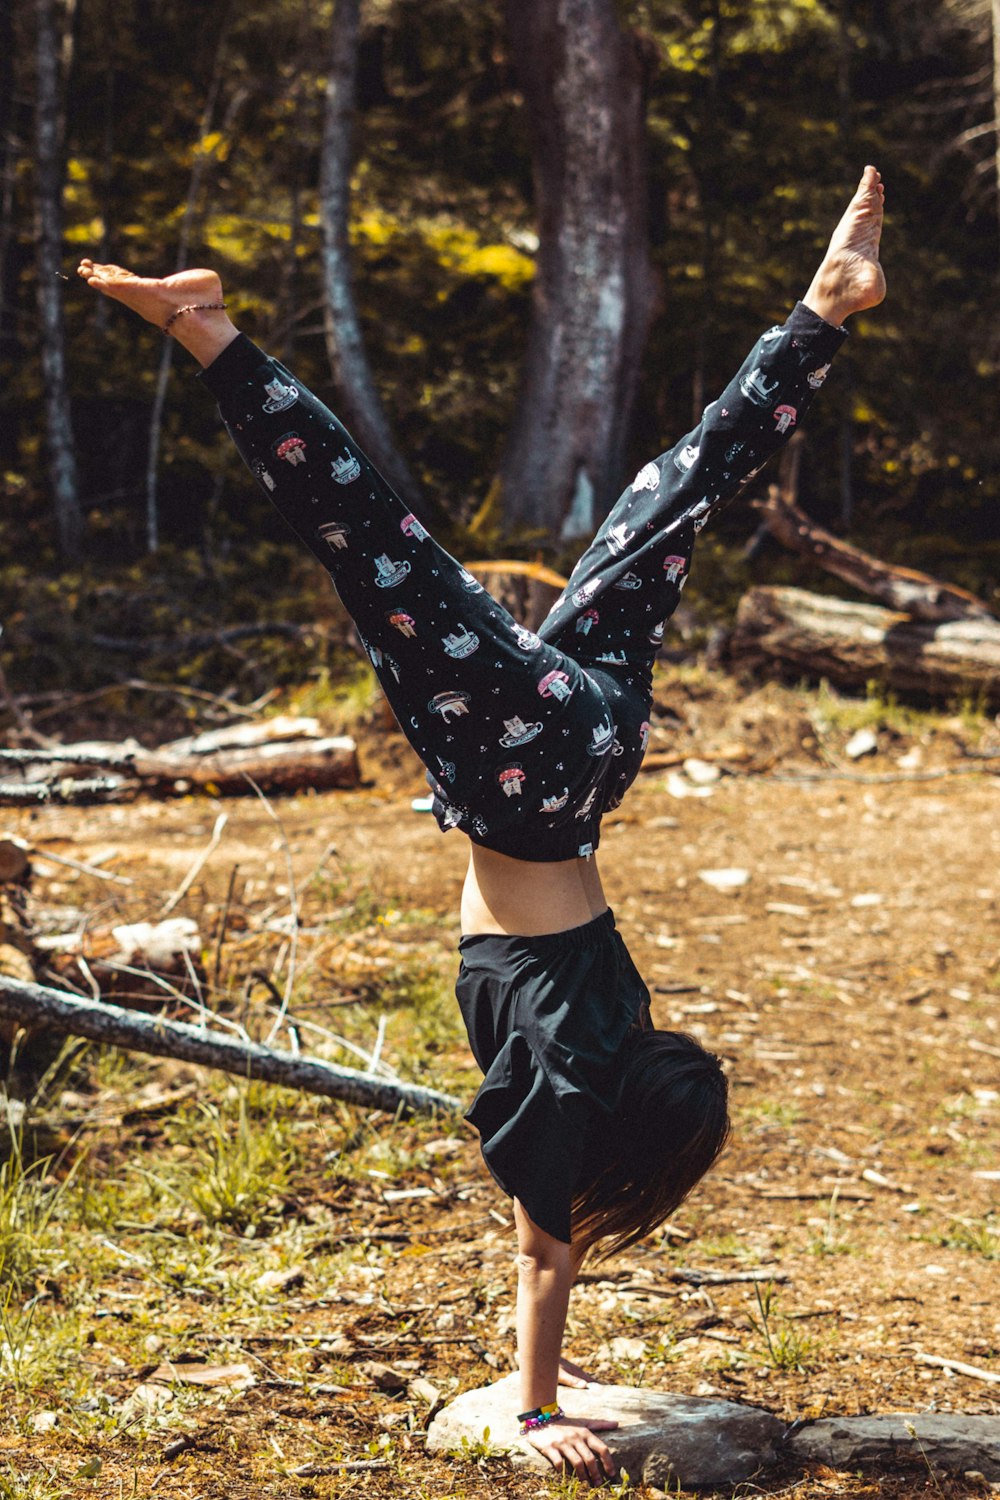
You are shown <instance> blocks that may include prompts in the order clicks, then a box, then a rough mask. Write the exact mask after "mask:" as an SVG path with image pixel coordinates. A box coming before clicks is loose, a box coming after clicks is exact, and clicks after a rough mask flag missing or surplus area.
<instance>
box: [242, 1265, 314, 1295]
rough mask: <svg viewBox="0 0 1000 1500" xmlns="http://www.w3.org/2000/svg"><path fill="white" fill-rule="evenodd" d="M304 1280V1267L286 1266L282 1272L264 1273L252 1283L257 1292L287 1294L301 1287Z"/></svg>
mask: <svg viewBox="0 0 1000 1500" xmlns="http://www.w3.org/2000/svg"><path fill="white" fill-rule="evenodd" d="M305 1279H306V1272H305V1267H304V1266H288V1267H287V1268H286V1269H285V1270H284V1271H264V1272H263V1273H262V1274H261V1275H260V1276H258V1277H257V1279H256V1281H255V1282H254V1286H255V1287H256V1289H257V1291H258V1292H287V1291H289V1290H290V1289H291V1288H292V1287H295V1286H301V1285H302V1283H303V1281H305Z"/></svg>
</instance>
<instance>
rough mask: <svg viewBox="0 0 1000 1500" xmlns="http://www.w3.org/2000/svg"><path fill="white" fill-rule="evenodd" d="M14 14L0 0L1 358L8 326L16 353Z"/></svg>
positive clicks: (18, 151)
mask: <svg viewBox="0 0 1000 1500" xmlns="http://www.w3.org/2000/svg"><path fill="white" fill-rule="evenodd" d="M16 57H17V48H16V47H15V45H14V16H13V11H12V6H11V0H0V358H2V357H3V355H4V354H5V352H6V350H5V347H4V346H5V344H6V341H7V330H8V328H10V336H11V345H12V353H14V354H15V356H16V351H17V345H16V340H15V338H14V327H13V323H14V320H13V305H12V298H11V294H10V290H9V287H8V280H7V277H8V265H7V261H8V257H9V255H10V247H11V241H12V239H13V237H14V188H15V184H16V181H17V162H18V157H19V156H20V155H21V151H22V145H21V142H20V140H19V138H18V133H17V128H16V109H15V105H14V100H15V97H16V88H17V83H16V80H17V74H16V72H15V59H16Z"/></svg>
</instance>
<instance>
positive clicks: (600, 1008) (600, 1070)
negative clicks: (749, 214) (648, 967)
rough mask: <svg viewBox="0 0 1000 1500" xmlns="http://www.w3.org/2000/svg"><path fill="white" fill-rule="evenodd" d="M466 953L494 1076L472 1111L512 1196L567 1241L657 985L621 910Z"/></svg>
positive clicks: (462, 1001)
mask: <svg viewBox="0 0 1000 1500" xmlns="http://www.w3.org/2000/svg"><path fill="white" fill-rule="evenodd" d="M459 951H460V953H461V956H462V964H461V969H460V971H459V976H458V982H457V984H456V994H457V996H458V1003H459V1005H460V1006H461V1009H462V1015H463V1017H464V1019H465V1025H466V1030H467V1031H468V1033H469V1044H470V1046H471V1047H472V1051H473V1053H474V1055H475V1058H476V1061H477V1062H478V1064H479V1066H480V1067H481V1068H482V1070H483V1072H484V1074H485V1075H486V1076H485V1077H484V1079H483V1083H482V1087H481V1088H480V1090H479V1092H478V1094H477V1095H476V1097H475V1099H474V1100H473V1102H472V1105H471V1107H470V1108H469V1110H468V1111H467V1113H466V1119H468V1120H471V1122H472V1123H473V1124H474V1125H475V1126H476V1128H477V1130H478V1131H479V1133H480V1137H481V1146H482V1152H483V1156H484V1158H485V1160H486V1165H487V1166H488V1167H489V1169H490V1171H491V1172H492V1174H493V1176H494V1177H495V1179H496V1181H497V1182H498V1183H499V1185H500V1187H501V1188H503V1190H504V1192H505V1193H506V1194H507V1195H508V1197H511V1198H514V1197H516V1198H519V1199H520V1201H521V1203H522V1204H523V1205H524V1207H525V1209H526V1211H527V1213H528V1215H529V1217H530V1218H531V1219H532V1220H533V1221H534V1223H536V1224H537V1225H538V1226H539V1228H540V1229H543V1230H545V1232H546V1233H547V1234H550V1235H552V1237H553V1238H554V1239H557V1240H562V1241H564V1242H565V1243H567V1244H568V1243H569V1242H570V1211H571V1207H572V1201H573V1197H574V1195H575V1192H576V1188H577V1184H578V1181H579V1178H580V1171H581V1167H582V1165H583V1162H584V1159H585V1152H586V1140H587V1133H588V1131H589V1130H591V1129H593V1128H594V1127H595V1126H597V1127H598V1128H599V1126H600V1121H601V1118H602V1116H603V1117H604V1118H606V1117H607V1116H608V1115H609V1114H610V1113H611V1112H613V1110H614V1109H615V1107H616V1105H617V1102H618V1093H619V1088H620V1082H619V1077H618V1072H617V1069H616V1067H615V1060H616V1058H617V1055H618V1053H619V1051H620V1049H621V1045H622V1042H623V1041H624V1039H625V1037H626V1035H627V1034H628V1032H629V1030H630V1029H631V1028H632V1027H633V1026H636V1025H639V1026H644V1027H645V1026H648V1025H649V1024H650V1023H649V991H648V990H647V988H646V986H645V984H644V983H643V981H642V978H641V977H640V975H639V972H638V970H637V969H636V967H635V965H634V963H633V962H632V960H631V958H630V957H629V953H628V949H627V948H626V947H625V944H624V942H623V941H622V939H621V936H620V935H619V933H618V932H617V930H616V928H615V919H614V915H613V914H612V912H611V911H610V910H609V911H606V912H605V913H604V914H603V915H602V916H600V917H595V919H594V920H593V921H592V922H588V923H586V924H585V925H584V926H583V927H575V928H572V929H570V930H569V931H568V932H557V933H551V934H547V935H546V936H544V937H495V936H492V935H483V936H477V937H464V938H462V940H461V942H460V943H459Z"/></svg>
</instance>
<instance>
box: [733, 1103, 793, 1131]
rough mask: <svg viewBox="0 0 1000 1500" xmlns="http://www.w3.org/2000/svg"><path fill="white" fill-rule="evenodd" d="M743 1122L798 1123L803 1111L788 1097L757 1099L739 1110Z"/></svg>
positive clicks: (756, 1123)
mask: <svg viewBox="0 0 1000 1500" xmlns="http://www.w3.org/2000/svg"><path fill="white" fill-rule="evenodd" d="M739 1118H740V1121H741V1123H745V1124H753V1125H763V1126H767V1125H784V1126H791V1125H797V1124H798V1122H799V1120H800V1119H801V1112H800V1110H799V1108H798V1106H797V1105H795V1104H792V1103H791V1102H790V1101H789V1100H787V1099H755V1100H753V1102H752V1103H750V1104H745V1105H743V1107H742V1108H741V1109H740V1111H739Z"/></svg>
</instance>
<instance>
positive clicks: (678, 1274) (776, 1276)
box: [670, 1266, 792, 1286]
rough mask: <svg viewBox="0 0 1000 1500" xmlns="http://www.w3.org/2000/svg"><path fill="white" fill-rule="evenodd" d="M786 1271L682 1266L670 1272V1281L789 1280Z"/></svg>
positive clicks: (718, 1283) (707, 1283)
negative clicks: (698, 1268) (697, 1268)
mask: <svg viewBox="0 0 1000 1500" xmlns="http://www.w3.org/2000/svg"><path fill="white" fill-rule="evenodd" d="M791 1279H792V1278H791V1276H790V1275H789V1273H788V1272H787V1271H769V1270H757V1271H698V1270H695V1269H694V1268H693V1267H692V1268H691V1269H690V1270H688V1269H686V1268H684V1267H682V1266H679V1267H677V1268H676V1269H675V1270H673V1271H671V1272H670V1280H671V1281H686V1282H687V1283H688V1284H689V1285H690V1286H729V1285H730V1284H731V1283H733V1282H737V1281H753V1282H757V1281H791Z"/></svg>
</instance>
